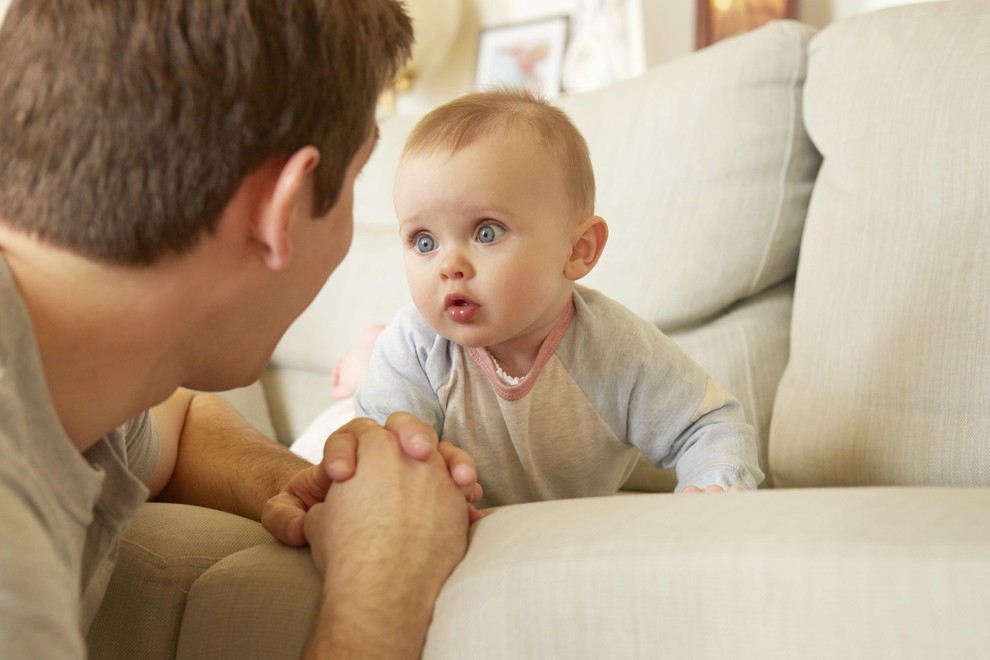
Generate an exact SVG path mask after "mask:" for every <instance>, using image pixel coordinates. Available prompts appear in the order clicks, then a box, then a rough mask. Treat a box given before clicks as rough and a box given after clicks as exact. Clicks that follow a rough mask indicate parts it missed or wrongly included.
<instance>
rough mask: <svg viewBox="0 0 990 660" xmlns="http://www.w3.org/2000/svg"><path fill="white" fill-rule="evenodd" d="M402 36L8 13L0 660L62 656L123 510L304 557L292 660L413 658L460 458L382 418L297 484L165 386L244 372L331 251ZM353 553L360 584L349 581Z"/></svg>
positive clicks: (240, 432)
mask: <svg viewBox="0 0 990 660" xmlns="http://www.w3.org/2000/svg"><path fill="white" fill-rule="evenodd" d="M411 37H412V35H411V27H410V24H409V20H408V18H407V17H406V16H405V15H404V13H403V12H402V10H401V8H400V7H399V6H398V5H397V3H396V2H394V0H335V1H330V0H322V1H321V0H231V1H230V2H223V3H219V2H214V1H213V0H188V1H185V2H176V1H173V0H129V1H125V0H116V1H115V0H76V1H75V2H71V3H59V2H53V1H45V0H23V1H21V0H15V1H14V2H12V3H11V5H10V8H9V10H8V13H7V16H6V19H5V21H4V24H3V26H2V28H0V538H2V539H3V541H2V543H0V655H2V656H3V657H11V658H19V657H37V658H46V659H49V658H82V657H84V656H85V653H86V651H85V645H84V642H83V639H84V630H85V628H86V627H87V626H88V624H89V622H90V621H91V618H92V615H93V614H94V612H95V610H96V609H97V607H98V605H99V602H100V600H101V599H102V596H103V593H104V590H105V588H106V583H107V580H108V579H109V574H110V572H111V570H112V566H113V558H114V556H115V549H116V543H117V534H118V532H119V530H120V528H121V527H122V526H123V524H125V523H126V521H127V520H128V519H129V518H130V516H131V515H132V514H133V512H134V510H135V509H136V507H137V506H139V504H140V503H141V502H142V501H144V500H145V499H146V498H147V497H149V496H150V497H158V498H159V499H164V500H169V501H177V502H186V503H192V504H199V505H205V506H212V507H216V508H219V509H223V510H226V511H231V512H233V513H238V514H241V515H245V516H249V517H253V518H255V519H260V520H261V521H262V523H263V524H264V525H265V527H266V528H267V529H268V530H269V531H270V532H272V533H273V534H274V535H275V536H276V537H277V538H279V539H280V540H282V541H283V542H286V543H289V544H293V545H301V544H302V543H304V542H305V541H306V540H309V541H310V543H311V546H312V552H313V556H314V560H315V561H316V564H317V566H318V568H320V570H321V571H324V572H325V589H324V592H325V594H326V596H327V600H326V603H324V605H323V609H322V611H321V612H320V614H319V620H318V622H317V623H318V625H316V626H314V630H315V631H316V632H315V633H314V637H313V639H312V640H311V643H310V648H309V653H310V655H311V656H312V657H321V655H325V654H328V653H329V652H331V651H333V652H336V653H339V654H346V652H348V651H350V652H352V653H358V654H360V655H364V656H369V657H379V656H416V655H418V653H419V651H420V649H421V647H422V643H423V640H424V638H425V632H426V626H427V624H428V622H429V616H430V611H431V608H432V603H433V599H434V597H435V596H436V594H437V592H438V591H439V589H440V587H441V586H442V584H443V582H444V581H445V579H446V577H447V575H448V574H449V573H450V571H451V570H452V569H453V566H454V565H455V564H456V563H457V562H458V561H459V559H460V558H461V556H462V555H463V553H464V550H465V545H466V536H467V534H466V529H467V522H468V515H465V509H466V508H467V509H469V505H466V504H465V501H464V500H465V496H468V498H469V499H470V498H471V497H472V496H473V495H474V490H475V489H476V488H477V486H476V484H475V483H474V481H475V476H474V470H473V464H472V463H471V461H470V458H469V457H467V456H466V455H465V454H463V453H458V452H455V451H453V450H451V449H450V448H448V447H440V448H438V447H437V445H436V436H435V434H433V432H432V430H431V429H429V428H428V427H427V426H426V425H424V424H422V423H421V422H419V421H418V420H415V419H413V418H411V417H410V416H408V415H401V414H399V415H395V416H393V418H392V419H390V420H389V421H388V423H387V424H386V425H385V428H382V427H380V426H377V425H375V424H373V423H371V422H370V421H368V420H357V421H355V422H354V423H352V424H350V425H348V426H347V427H345V428H344V429H342V430H341V431H340V432H338V433H337V434H335V436H334V437H332V438H331V439H330V441H329V442H328V444H327V448H326V454H325V460H324V463H323V464H322V465H320V466H309V465H308V464H307V463H304V462H302V461H301V460H300V459H298V458H296V457H295V456H293V455H292V454H291V453H289V452H288V451H287V450H285V449H284V448H281V447H279V446H278V445H277V444H276V443H274V442H272V441H270V440H268V439H266V438H263V437H262V436H261V435H260V434H259V433H257V432H256V431H254V430H253V429H250V428H249V427H247V425H246V424H244V422H243V420H241V419H240V418H239V417H238V416H237V415H236V414H235V413H234V412H233V411H232V410H231V409H229V408H228V407H227V406H226V405H225V404H224V403H223V402H222V401H220V400H219V399H217V398H215V397H211V396H208V395H202V394H193V393H192V392H191V391H190V390H187V389H178V390H177V388H179V387H188V388H193V389H196V390H220V389H227V388H231V387H235V386H240V385H244V384H247V383H250V382H252V381H253V380H254V379H256V378H257V377H258V375H259V374H260V373H261V371H262V369H263V368H264V366H265V364H266V362H267V361H268V359H269V357H270V356H271V353H272V351H273V349H274V347H275V345H276V343H277V341H278V339H279V338H280V337H281V335H282V333H283V332H284V331H285V329H286V328H287V327H288V325H289V324H290V323H291V322H292V320H293V319H295V318H296V316H298V314H299V313H300V312H301V311H302V310H303V309H304V308H305V307H306V306H307V305H308V304H309V302H310V301H311V300H312V299H313V297H314V296H315V295H316V293H317V291H318V290H319V289H320V287H321V286H322V285H323V283H324V281H325V280H326V278H327V277H328V276H329V275H330V273H331V272H332V271H333V270H334V268H335V267H336V266H337V265H338V264H339V263H340V261H341V259H343V257H344V255H345V253H346V252H347V249H348V247H349V245H350V240H351V232H352V215H351V209H352V196H353V185H354V179H355V177H356V176H357V174H358V172H359V171H360V170H361V167H362V166H363V165H364V163H365V161H366V160H367V159H368V157H369V155H370V153H371V151H372V149H373V147H374V141H375V135H376V131H375V126H374V110H375V104H376V99H377V96H378V94H379V93H380V92H381V90H382V89H383V88H384V87H385V85H386V84H387V83H388V82H389V81H390V80H391V79H392V77H393V76H394V74H395V72H396V70H397V68H398V67H399V66H400V65H401V63H402V62H403V61H404V59H405V58H406V57H407V56H408V53H409V48H410V42H411ZM152 407H154V412H153V413H150V412H148V410H149V408H152ZM410 457H414V458H415V459H418V460H413V458H410ZM355 460H356V461H357V469H356V470H355ZM451 474H456V475H458V478H457V483H455V481H454V480H452V479H451V477H450V475H451ZM352 475H353V476H352ZM332 479H333V480H337V481H338V482H340V483H335V484H334V486H333V487H332V488H331V487H330V484H331V480H332ZM379 480H381V481H384V482H387V484H388V488H382V487H380V486H381V484H380V483H378V481H379ZM324 498H326V500H325V502H324ZM369 521H373V522H374V524H373V525H369ZM331 528H332V533H331ZM397 552H401V553H402V554H401V556H398V555H397V554H396V553H397ZM369 553H372V555H373V557H374V558H375V560H376V561H377V562H378V564H377V567H378V570H376V571H375V572H374V573H375V575H367V573H368V571H356V570H354V568H353V566H351V565H349V563H350V562H353V561H354V557H356V556H360V557H362V559H363V560H365V561H366V560H367V556H368V554H369ZM400 567H401V570H402V574H403V576H408V577H405V578H404V579H403V580H401V581H396V580H394V579H393V577H394V575H395V574H396V572H397V571H398V570H399V568H400ZM398 613H401V614H402V616H396V614H398Z"/></svg>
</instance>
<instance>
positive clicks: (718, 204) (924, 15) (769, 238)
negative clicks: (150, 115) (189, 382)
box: [88, 0, 990, 660]
mask: <svg viewBox="0 0 990 660" xmlns="http://www.w3.org/2000/svg"><path fill="white" fill-rule="evenodd" d="M558 102H559V104H560V105H561V106H562V107H563V108H564V109H565V110H566V111H567V112H568V113H569V114H570V115H571V117H572V118H573V119H574V121H575V122H576V123H577V125H578V126H579V128H580V129H581V130H582V131H583V133H584V134H585V136H586V138H587V140H588V143H589V146H590V149H591V153H592V158H593V163H594V166H595V172H596V176H597V179H598V200H599V208H598V212H599V214H600V215H602V216H603V217H605V219H606V220H607V221H608V222H609V225H610V230H611V235H610V239H609V243H608V245H607V247H606V249H605V253H604V256H603V257H602V260H601V261H600V263H599V264H598V266H597V267H596V268H595V270H594V271H593V272H592V273H591V274H590V275H589V276H588V277H587V278H586V279H585V280H583V283H585V284H587V285H588V286H591V287H595V288H598V289H600V290H602V291H604V292H605V293H607V294H609V295H610V296H612V297H613V298H616V299H617V300H619V301H620V302H622V303H624V304H625V305H626V306H628V307H629V308H631V309H632V310H633V311H635V312H636V313H637V314H639V315H641V316H643V317H644V318H647V319H649V320H650V321H652V322H653V323H655V324H657V325H658V326H659V327H660V328H661V329H663V330H664V331H665V332H666V333H667V334H668V335H669V336H671V337H672V338H673V339H675V340H676V341H677V342H678V343H680V345H681V346H682V347H683V348H684V349H685V350H686V351H687V352H688V353H689V354H691V355H692V356H693V357H694V358H695V359H696V360H697V361H698V362H699V363H700V364H701V365H702V366H704V367H705V368H706V369H707V370H708V371H709V372H710V373H711V374H712V375H713V376H714V377H715V378H716V379H717V380H719V382H720V383H721V384H722V385H723V386H725V387H726V388H727V389H729V390H730V391H731V392H732V393H733V394H734V395H735V396H736V397H737V398H739V399H740V401H741V402H742V403H743V406H744V407H745V409H746V413H747V416H748V418H749V421H750V422H751V423H752V424H753V426H754V427H755V428H756V430H757V434H758V437H759V442H760V456H761V459H760V460H761V465H762V467H763V469H764V471H765V472H766V474H767V477H766V480H765V482H764V483H763V484H762V485H761V487H760V489H759V490H757V491H755V492H747V493H740V494H730V495H720V496H718V495H675V494H672V493H671V492H670V491H671V490H672V486H673V484H674V481H675V479H676V477H675V476H674V475H672V474H670V473H669V472H665V471H662V470H657V469H654V468H653V467H652V466H650V465H648V464H646V463H642V464H641V465H639V466H638V467H637V469H636V471H635V472H634V473H633V475H632V476H631V477H630V479H629V481H628V482H627V483H626V485H625V487H624V488H623V490H622V492H621V493H619V494H617V495H615V496H610V497H604V498H592V499H583V500H562V501H554V502H541V503H531V504H521V505H514V506H507V507H503V508H500V509H498V510H496V511H494V512H491V513H490V514H489V515H488V516H486V517H485V518H484V519H482V520H481V521H480V522H478V523H476V524H475V525H473V526H472V529H471V532H470V533H471V538H470V543H469V548H468V552H467V555H466V557H465V558H464V560H463V562H462V563H461V564H460V565H459V567H458V568H457V569H456V570H455V572H454V573H453V575H452V576H451V578H450V579H449V581H448V582H447V584H446V586H445V587H444V589H443V591H442V592H441V594H440V597H439V599H438V600H437V602H436V606H435V610H434V614H433V620H432V624H431V627H430V630H429V633H428V638H427V642H426V647H425V649H424V653H423V656H424V657H425V658H512V659H517V658H534V659H535V658H540V659H545V658H657V657H673V658H681V657H683V658H763V659H765V658H898V659H901V658H924V659H926V660H927V659H931V658H952V659H958V658H986V657H990V626H988V625H987V616H988V613H990V341H988V339H990V3H988V2H987V1H986V0H946V1H943V2H934V3H931V4H916V5H908V6H903V7H895V8H891V9H887V10H882V11H879V12H873V13H868V14H862V15H857V16H853V17H849V18H845V19H842V20H839V21H836V22H834V23H832V24H831V25H829V26H827V27H826V28H824V29H823V30H821V31H820V32H818V33H817V34H816V32H815V30H814V29H812V28H810V27H808V26H806V25H803V24H801V23H798V22H794V21H781V22H775V23H772V24H769V25H767V26H765V27H763V28H760V29H758V30H755V31H753V32H750V33H747V34H745V35H742V36H739V37H735V38H732V39H729V40H725V41H722V42H719V43H718V44H716V45H714V46H711V47H709V48H706V49H704V50H701V51H698V52H695V53H692V54H691V55H689V56H686V57H683V58H681V59H679V60H676V61H674V62H671V63H669V64H665V65H663V66H661V67H658V68H655V69H652V70H650V71H648V72H647V73H646V74H645V75H643V76H641V77H639V78H636V79H632V80H627V81H623V82H621V83H619V84H616V85H614V86H612V87H609V88H607V89H604V90H599V91H596V92H590V93H584V94H575V95H569V96H563V97H561V98H560V99H559V100H558ZM415 121H416V117H404V116H395V117H390V118H387V119H383V120H382V121H381V142H380V144H379V146H378V148H377V151H376V153H375V154H374V156H373V158H372V161H371V162H370V163H369V164H368V166H367V168H366V170H365V172H364V174H363V175H362V177H361V179H360V180H359V184H358V190H357V193H356V200H355V223H356V224H355V226H356V230H355V237H354V243H353V246H352V248H351V252H350V255H349V256H348V258H347V259H346V260H345V262H344V263H343V264H342V265H341V267H340V268H339V269H338V270H337V272H336V273H335V274H334V275H333V276H332V277H331V279H330V281H329V283H328V284H327V286H326V287H325V289H324V290H323V291H322V292H321V293H320V294H319V296H318V297H317V299H316V301H315V302H314V304H313V306H312V307H311V308H310V309H309V310H307V312H306V313H304V315H303V316H301V317H300V318H299V320H298V321H297V322H296V323H295V324H294V325H293V327H292V328H290V330H289V332H288V333H287V334H286V336H285V338H284V340H283V341H282V342H281V344H280V345H279V347H278V349H277V350H276V352H275V355H274V356H273V358H272V361H271V365H270V367H269V369H268V370H267V372H266V373H265V375H264V376H263V378H262V379H261V380H260V382H258V383H256V384H254V385H253V386H251V387H248V388H244V389H242V390H238V391H235V392H230V393H225V396H227V397H228V398H229V399H230V401H231V402H232V403H233V404H234V405H235V406H236V407H237V408H238V409H239V410H241V412H242V413H243V414H244V415H245V416H246V417H248V418H249V419H250V420H252V421H253V422H254V423H255V424H256V425H257V426H259V428H262V429H264V430H266V432H268V433H269V434H270V435H271V436H272V437H273V439H274V440H277V441H279V442H283V443H285V444H292V443H293V441H294V440H296V439H297V438H299V437H301V436H303V435H304V434H305V433H306V432H307V429H312V425H313V424H314V420H318V419H319V418H320V417H321V414H322V413H324V411H326V410H328V409H329V408H331V406H333V405H337V406H346V405H347V403H346V400H345V401H340V402H336V403H335V402H334V401H333V400H332V399H331V397H330V372H331V370H332V368H333V365H334V363H335V362H336V361H337V360H338V359H339V358H340V356H341V355H342V354H343V353H344V352H345V351H346V350H347V348H348V347H349V346H350V345H351V344H352V343H353V342H355V341H356V339H357V338H358V337H359V335H360V333H361V332H362V331H363V330H364V329H365V328H366V327H367V326H369V325H371V324H373V323H385V322H387V321H388V320H389V318H390V317H391V315H392V314H394V312H395V311H396V310H397V309H398V308H399V306H401V305H402V304H404V302H405V301H407V300H408V292H407V290H406V287H405V282H404V278H403V273H402V266H401V258H400V244H399V240H398V238H397V232H396V228H395V218H394V212H393V210H392V206H391V194H390V193H391V177H392V173H393V171H394V168H395V165H396V162H397V159H398V155H399V152H400V149H401V146H402V142H403V140H404V138H405V136H406V135H407V134H408V132H409V130H410V128H411V127H412V125H413V124H414V123H415ZM589 359H593V358H591V357H589ZM629 359H630V361H635V360H636V359H637V358H636V356H635V355H630V356H629ZM482 481H483V475H482ZM356 551H358V550H356ZM119 554H120V556H119V561H118V568H117V570H116V573H115V576H114V579H113V582H112V584H111V586H110V588H109V591H108V593H107V597H106V599H105V601H104V604H103V607H102V609H101V611H100V613H99V614H98V616H97V619H96V621H95V622H94V624H93V626H92V628H91V629H90V631H89V637H88V641H89V645H90V654H91V657H92V658H148V659H157V658H172V657H179V658H184V659H193V658H202V659H210V660H217V659H224V658H237V659H238V660H245V659H253V658H258V659H266V660H270V659H278V658H295V657H298V656H299V654H300V649H301V648H302V646H303V644H304V642H305V639H306V635H307V634H308V631H309V627H310V624H311V620H312V615H313V610H314V607H315V603H316V600H317V598H318V596H319V576H318V574H317V573H316V571H315V570H314V568H313V566H312V562H311V561H310V558H309V554H308V551H307V550H306V549H305V548H302V549H298V548H288V547H284V546H282V545H280V544H278V543H277V542H275V541H274V540H273V539H272V537H270V536H269V535H268V534H267V533H266V532H264V531H263V530H262V529H261V527H260V526H259V525H258V524H257V523H255V522H252V521H248V520H244V519H241V518H237V517H235V516H231V515H228V514H224V513H219V512H215V511H210V510H206V509H199V508H195V507H188V506H181V505H170V504H157V503H149V504H147V505H145V506H144V507H143V509H142V510H141V511H140V513H139V515H138V516H137V518H136V519H135V520H134V521H133V523H132V524H131V525H130V526H129V527H128V528H127V530H126V533H125V536H124V539H123V541H122V543H121V548H120V553H119Z"/></svg>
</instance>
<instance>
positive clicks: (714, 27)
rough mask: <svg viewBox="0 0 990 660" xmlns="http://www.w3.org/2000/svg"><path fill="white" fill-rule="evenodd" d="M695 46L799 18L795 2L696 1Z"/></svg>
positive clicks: (788, 0)
mask: <svg viewBox="0 0 990 660" xmlns="http://www.w3.org/2000/svg"><path fill="white" fill-rule="evenodd" d="M697 16H698V30H697V40H696V47H697V48H704V47H705V46H710V45H712V44H713V43H715V42H716V41H718V40H719V39H725V38H726V37H731V36H734V35H737V34H742V33H743V32H746V31H748V30H752V29H753V28H757V27H760V26H761V25H763V24H764V23H767V22H769V21H772V20H776V19H780V18H794V19H796V18H797V17H798V0H698V12H697Z"/></svg>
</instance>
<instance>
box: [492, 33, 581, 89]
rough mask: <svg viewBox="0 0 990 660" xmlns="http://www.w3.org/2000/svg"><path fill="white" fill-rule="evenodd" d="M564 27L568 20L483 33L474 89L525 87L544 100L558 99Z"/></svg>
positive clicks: (564, 34)
mask: <svg viewBox="0 0 990 660" xmlns="http://www.w3.org/2000/svg"><path fill="white" fill-rule="evenodd" d="M567 24H568V18H567V16H554V17H551V18H544V19H539V20H535V21H528V22H525V23H515V24H512V25H502V26H497V27H491V28H488V29H486V30H483V31H482V32H481V39H480V41H479V43H478V68H477V72H476V74H475V87H476V88H478V89H484V88H487V87H494V86H508V87H526V88H528V89H531V90H533V91H534V92H535V93H537V94H539V95H541V96H543V97H545V98H553V97H555V96H557V94H559V93H560V89H561V69H562V66H563V62H564V48H565V46H566V45H567Z"/></svg>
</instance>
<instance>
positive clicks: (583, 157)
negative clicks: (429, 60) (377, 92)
mask: <svg viewBox="0 0 990 660" xmlns="http://www.w3.org/2000/svg"><path fill="white" fill-rule="evenodd" d="M520 130H521V131H529V132H530V133H531V134H532V135H533V137H535V138H536V139H537V140H538V141H539V142H540V143H541V144H543V145H544V146H546V147H547V148H548V149H551V150H552V151H553V152H554V154H555V155H556V156H557V158H558V159H559V161H560V165H561V168H562V169H563V171H564V175H565V183H566V185H567V188H568V191H569V192H570V195H571V197H572V200H571V201H572V207H573V210H574V211H575V213H578V214H580V216H581V217H587V216H590V215H592V214H593V213H594V212H595V210H594V209H595V174H594V170H593V169H592V166H591V156H590V154H589V153H588V144H587V142H585V140H584V137H583V136H582V135H581V132H580V131H578V129H577V127H576V126H575V125H574V123H573V122H572V121H571V119H570V117H568V116H567V114H566V113H565V112H564V111H563V110H561V109H560V108H558V107H557V106H555V105H552V104H550V103H549V102H548V101H546V100H545V99H542V98H540V97H538V96H535V95H534V94H533V93H531V92H530V91H528V90H526V89H523V88H499V89H491V90H486V91H481V92H472V93H470V94H465V95H464V96H460V97H458V98H456V99H454V100H453V101H450V102H448V103H445V104H444V105H441V106H440V107H438V108H436V109H435V110H433V111H431V112H429V113H428V114H427V115H426V116H425V117H423V118H422V119H421V120H420V121H419V123H418V124H416V127H415V128H414V129H413V130H412V133H410V135H409V138H408V139H407V140H406V145H405V148H404V150H403V152H402V153H403V157H405V156H406V155H409V154H414V153H432V152H435V151H447V152H450V153H455V152H456V151H457V150H459V149H461V148H463V147H466V146H468V145H470V144H473V143H474V142H477V141H478V140H484V139H497V138H498V137H499V136H500V135H504V133H505V131H520Z"/></svg>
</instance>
